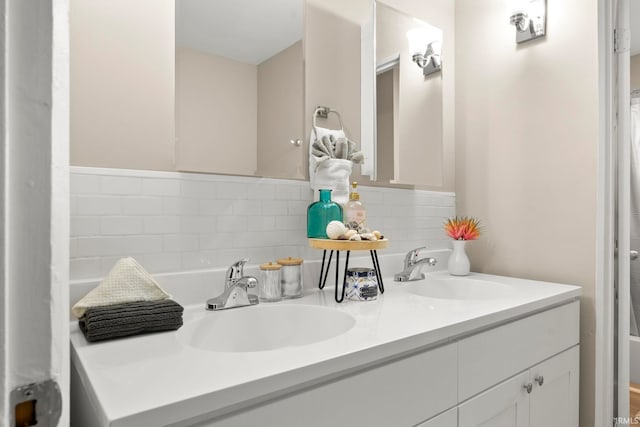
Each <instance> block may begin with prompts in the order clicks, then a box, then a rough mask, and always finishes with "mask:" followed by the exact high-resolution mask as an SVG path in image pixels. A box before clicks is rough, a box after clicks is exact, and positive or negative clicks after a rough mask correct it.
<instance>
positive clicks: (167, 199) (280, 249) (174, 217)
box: [70, 167, 455, 280]
mask: <svg viewBox="0 0 640 427" xmlns="http://www.w3.org/2000/svg"><path fill="white" fill-rule="evenodd" d="M359 192H360V194H361V199H362V201H363V203H364V204H365V206H366V207H367V225H368V226H369V227H371V228H375V229H378V230H380V231H381V232H382V233H383V234H385V235H386V236H387V237H388V238H389V239H390V240H391V242H390V248H389V249H388V250H389V251H393V252H406V251H407V250H409V249H412V248H414V247H418V246H424V245H425V244H427V243H428V244H429V247H431V248H446V247H448V246H449V240H448V239H447V238H446V236H445V235H444V232H443V231H442V223H443V222H444V220H445V218H446V217H449V216H452V215H454V214H455V196H454V195H453V194H451V193H435V192H428V191H413V190H405V189H403V190H399V189H388V188H373V187H362V188H360V189H359ZM71 193H72V194H71V241H70V251H71V264H70V267H71V278H72V279H74V280H79V279H86V278H95V277H101V276H104V275H106V274H107V273H108V272H109V270H111V268H112V267H113V265H114V264H115V262H116V261H117V260H118V259H119V258H121V257H125V256H133V257H134V258H136V259H137V260H138V261H139V262H140V263H141V264H142V265H143V266H144V267H145V268H147V269H148V270H149V271H150V272H152V273H154V272H168V271H179V270H189V269H203V268H213V267H226V266H228V265H230V264H231V263H232V262H234V261H236V260H238V259H240V258H245V257H249V258H250V259H251V261H250V263H252V264H260V263H263V262H266V261H275V260H276V259H278V258H281V257H287V256H296V257H302V258H304V259H316V258H320V257H321V256H322V251H318V250H315V249H311V248H309V247H308V242H307V239H306V226H307V224H306V212H307V207H308V205H309V204H310V203H312V202H313V201H315V200H317V195H316V194H314V192H313V191H312V190H311V189H310V188H309V184H308V182H304V181H295V180H280V179H268V178H249V177H233V176H216V175H206V174H190V173H167V172H163V173H159V172H151V171H123V170H115V169H92V168H73V167H72V174H71Z"/></svg>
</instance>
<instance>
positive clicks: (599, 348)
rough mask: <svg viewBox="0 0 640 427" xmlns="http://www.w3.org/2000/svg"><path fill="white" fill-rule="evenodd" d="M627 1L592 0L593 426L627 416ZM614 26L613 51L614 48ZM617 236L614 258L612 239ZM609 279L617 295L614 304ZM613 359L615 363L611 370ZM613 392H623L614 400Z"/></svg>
mask: <svg viewBox="0 0 640 427" xmlns="http://www.w3.org/2000/svg"><path fill="white" fill-rule="evenodd" d="M628 1H629V0H613V1H609V0H599V1H598V51H599V55H598V56H599V58H598V64H599V101H600V102H599V106H600V107H599V109H600V111H599V123H600V126H599V127H600V132H599V146H598V212H597V217H598V220H597V244H596V252H597V253H596V263H597V264H596V295H595V309H596V331H595V334H596V354H595V359H596V371H595V396H594V401H595V425H601V426H607V425H613V423H614V420H615V418H617V417H628V416H629V402H628V379H629V348H628V339H622V340H619V342H617V341H616V333H618V334H620V336H623V337H625V338H628V335H629V262H630V261H629V250H630V248H629V213H630V208H629V193H630V191H629V186H630V178H629V155H628V153H629V117H628V115H629V50H628V28H629V23H628V20H629V18H628V8H629V3H628ZM614 29H617V34H618V36H617V37H615V38H617V39H618V40H617V41H616V42H617V45H618V49H617V51H618V52H617V53H616V52H614ZM616 240H617V241H618V253H619V254H620V255H621V256H620V257H619V258H618V259H616V257H615V242H616ZM614 278H615V279H616V280H617V282H618V292H619V295H620V300H619V301H620V302H619V303H618V305H619V307H616V304H617V302H616V293H615V289H614ZM616 364H617V367H618V368H619V369H618V370H617V371H616V369H615V368H616ZM616 395H620V396H626V397H623V398H621V399H617V400H616V399H615V396H616Z"/></svg>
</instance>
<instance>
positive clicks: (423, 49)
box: [407, 27, 442, 76]
mask: <svg viewBox="0 0 640 427" xmlns="http://www.w3.org/2000/svg"><path fill="white" fill-rule="evenodd" d="M407 39H408V40H409V53H410V54H411V59H413V62H415V63H416V64H418V67H420V68H422V73H423V74H424V75H425V76H428V75H429V74H433V73H436V72H438V71H440V70H442V56H441V54H442V31H440V30H439V29H437V28H435V27H433V28H413V29H411V30H409V31H407Z"/></svg>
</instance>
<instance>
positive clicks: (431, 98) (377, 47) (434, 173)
mask: <svg viewBox="0 0 640 427" xmlns="http://www.w3.org/2000/svg"><path fill="white" fill-rule="evenodd" d="M425 3H428V4H425ZM450 3H452V2H450V1H438V0H437V1H433V2H415V1H414V2H412V1H409V0H384V1H375V0H353V1H350V2H349V3H348V4H345V2H340V1H336V0H306V7H307V9H306V13H305V26H306V28H305V44H306V46H307V49H306V51H307V52H306V57H305V59H306V65H307V70H306V113H305V114H306V115H307V116H309V115H310V114H311V112H312V111H313V110H312V109H313V107H314V105H318V104H320V105H327V106H330V107H332V108H335V109H336V110H338V111H339V112H340V113H341V115H342V116H343V118H344V123H345V128H346V130H347V131H348V134H349V136H350V137H352V138H354V139H355V140H356V141H359V142H361V145H362V147H363V152H364V153H365V156H366V157H365V162H367V161H369V162H373V166H374V168H373V169H374V170H373V175H371V174H369V173H366V174H365V173H363V174H362V175H363V176H359V174H358V172H359V170H357V169H355V168H354V174H352V178H354V179H357V180H358V181H362V182H363V183H373V184H375V185H384V186H396V185H402V186H415V187H419V188H427V189H435V190H453V174H454V172H453V129H452V128H453V125H454V123H453V86H452V81H453V80H452V77H453V72H454V67H453V55H452V54H451V53H452V47H451V44H449V45H447V40H446V36H447V34H449V35H451V32H452V31H453V21H454V10H453V5H451V4H450ZM443 27H445V28H443ZM445 30H446V31H445ZM448 31H450V32H448ZM407 33H418V34H421V35H423V37H422V40H419V42H418V45H419V46H422V47H419V48H415V47H414V48H413V49H414V50H416V49H418V50H419V51H420V53H421V55H422V56H421V57H420V58H415V57H414V53H415V52H412V50H411V48H410V44H409V39H408V37H407ZM414 44H415V43H414ZM443 47H444V48H445V49H443ZM443 50H444V52H445V54H443ZM446 53H449V55H446ZM447 61H449V62H447ZM445 75H447V76H450V77H449V78H448V79H445V78H444V77H443V76H445ZM447 85H448V86H447ZM447 88H448V89H449V93H448V94H447ZM307 123H308V121H307ZM329 125H331V124H329ZM334 125H335V124H334ZM447 127H448V129H446V128H447ZM367 154H368V156H367ZM363 170H364V169H363ZM364 175H366V176H364ZM371 176H373V177H374V178H373V181H371V180H370V178H371Z"/></svg>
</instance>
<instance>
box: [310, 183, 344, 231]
mask: <svg viewBox="0 0 640 427" xmlns="http://www.w3.org/2000/svg"><path fill="white" fill-rule="evenodd" d="M331 221H342V207H341V206H340V205H339V204H337V203H335V202H332V201H331V190H320V200H319V201H317V202H314V203H312V204H310V205H309V207H308V208H307V237H314V238H318V239H327V238H328V237H327V224H329V223H330V222H331Z"/></svg>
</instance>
